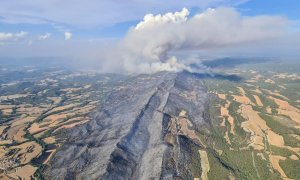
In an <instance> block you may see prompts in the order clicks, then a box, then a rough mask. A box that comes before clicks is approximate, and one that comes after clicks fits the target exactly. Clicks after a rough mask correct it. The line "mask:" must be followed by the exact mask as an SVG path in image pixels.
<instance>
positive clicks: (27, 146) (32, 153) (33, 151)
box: [11, 142, 42, 164]
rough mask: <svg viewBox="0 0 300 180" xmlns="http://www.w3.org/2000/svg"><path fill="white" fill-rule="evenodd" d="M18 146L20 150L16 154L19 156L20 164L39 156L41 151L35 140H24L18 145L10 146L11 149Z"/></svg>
mask: <svg viewBox="0 0 300 180" xmlns="http://www.w3.org/2000/svg"><path fill="white" fill-rule="evenodd" d="M16 148H19V149H20V151H19V152H18V153H17V155H16V156H19V157H20V158H21V159H20V162H21V164H27V163H29V162H30V161H31V160H32V159H33V158H35V157H37V156H39V155H40V154H41V152H42V147H41V146H40V145H39V144H37V143H36V142H26V143H23V144H20V145H18V146H12V147H11V149H16Z"/></svg>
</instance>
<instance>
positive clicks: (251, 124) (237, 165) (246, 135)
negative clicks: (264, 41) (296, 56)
mask: <svg viewBox="0 0 300 180" xmlns="http://www.w3.org/2000/svg"><path fill="white" fill-rule="evenodd" d="M274 66H275V65H270V64H266V65H265V67H264V68H262V67H261V66H260V65H252V66H251V68H250V69H249V66H247V67H243V66H242V67H238V68H235V69H220V70H219V71H220V72H222V71H223V72H224V73H225V72H226V73H227V74H237V75H239V76H240V77H242V80H241V81H236V82H232V81H223V80H222V81H220V80H216V79H210V80H206V85H207V87H208V88H209V91H210V92H211V93H212V94H214V97H215V98H214V100H213V102H212V104H211V108H210V109H211V110H210V114H211V120H212V123H211V124H212V128H213V129H214V131H212V132H215V133H208V134H206V135H205V136H211V139H210V140H208V141H207V143H208V146H209V147H210V148H212V149H214V151H217V152H218V153H214V151H213V153H212V155H211V161H214V160H212V159H213V158H216V159H218V161H217V162H219V163H220V162H221V164H223V165H222V166H220V167H222V168H223V170H219V169H218V170H214V168H212V169H211V172H210V173H209V174H208V175H209V177H211V178H212V179H214V178H216V176H215V174H216V173H217V172H224V174H223V176H227V177H230V176H232V175H233V176H235V177H240V178H242V179H299V178H300V173H299V162H300V160H299V158H300V141H299V139H300V126H299V125H300V122H299V120H300V117H299V116H300V104H299V99H300V74H299V71H298V70H296V69H295V68H294V69H293V67H292V65H281V67H280V68H278V67H277V66H276V68H274ZM284 71H288V72H289V73H287V72H284ZM283 72H284V73H283ZM224 164H225V166H224ZM213 167H214V166H213ZM216 169H217V167H216ZM216 171H217V172H216ZM219 176H221V174H220V175H219Z"/></svg>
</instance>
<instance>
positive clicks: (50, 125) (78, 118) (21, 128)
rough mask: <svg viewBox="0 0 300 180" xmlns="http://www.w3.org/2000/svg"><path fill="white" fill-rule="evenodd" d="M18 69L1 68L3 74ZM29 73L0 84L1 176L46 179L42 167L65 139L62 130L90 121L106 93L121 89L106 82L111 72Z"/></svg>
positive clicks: (56, 71) (3, 177)
mask: <svg viewBox="0 0 300 180" xmlns="http://www.w3.org/2000/svg"><path fill="white" fill-rule="evenodd" d="M47 70H49V69H47ZM18 73H19V71H18V70H15V71H9V72H6V71H1V76H3V77H5V78H7V74H13V75H15V74H16V75H17V74H18ZM22 73H24V69H22ZM36 74H38V76H35V75H36ZM26 75H27V76H29V77H28V79H23V80H22V78H23V77H24V75H23V76H22V78H21V77H16V78H15V79H16V82H15V83H11V84H9V85H7V84H6V83H2V85H1V88H0V91H1V96H0V117H1V118H0V121H1V125H0V178H1V179H18V178H23V179H31V178H42V174H41V172H42V170H43V169H44V167H45V166H46V165H47V164H48V162H49V160H50V159H51V157H52V156H53V155H54V154H55V153H56V151H57V149H58V148H59V147H60V146H61V145H62V144H63V143H64V142H65V138H64V133H66V132H67V131H68V130H69V129H71V128H73V127H75V126H77V125H80V124H84V123H86V122H88V121H89V120H90V119H91V112H92V111H93V109H94V108H95V107H98V106H99V105H100V103H101V100H102V99H103V98H102V97H105V94H107V92H109V91H110V90H112V89H113V88H118V86H114V87H113V88H111V86H110V85H109V83H107V82H108V80H109V79H110V78H113V77H110V76H101V75H95V74H90V73H73V72H66V71H58V70H56V69H51V70H50V72H42V70H41V71H39V72H35V71H31V70H30V71H27V72H26V71H25V76H26ZM5 78H4V79H2V80H5ZM20 79H21V81H20ZM9 81H10V82H11V81H12V80H11V79H10V80H9ZM113 81H114V80H112V81H111V82H110V83H113ZM91 84H92V85H91ZM13 92H15V93H16V94H14V95H12V94H11V93H13ZM6 94H7V95H6Z"/></svg>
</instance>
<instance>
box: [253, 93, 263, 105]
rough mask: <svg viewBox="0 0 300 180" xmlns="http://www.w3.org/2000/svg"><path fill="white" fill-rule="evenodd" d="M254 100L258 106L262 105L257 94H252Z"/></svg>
mask: <svg viewBox="0 0 300 180" xmlns="http://www.w3.org/2000/svg"><path fill="white" fill-rule="evenodd" d="M253 96H254V98H255V101H256V104H257V105H258V106H264V105H263V103H262V102H261V100H260V98H259V97H258V96H257V95H253Z"/></svg>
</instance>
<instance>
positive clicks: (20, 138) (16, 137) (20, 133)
mask: <svg viewBox="0 0 300 180" xmlns="http://www.w3.org/2000/svg"><path fill="white" fill-rule="evenodd" d="M25 134H26V133H25V127H24V126H23V127H21V128H20V129H19V130H18V132H17V134H15V135H14V136H13V140H15V141H17V142H19V143H20V142H24V141H26V140H27V139H25V138H24V135H25Z"/></svg>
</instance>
